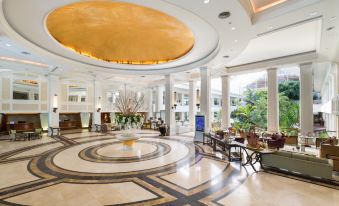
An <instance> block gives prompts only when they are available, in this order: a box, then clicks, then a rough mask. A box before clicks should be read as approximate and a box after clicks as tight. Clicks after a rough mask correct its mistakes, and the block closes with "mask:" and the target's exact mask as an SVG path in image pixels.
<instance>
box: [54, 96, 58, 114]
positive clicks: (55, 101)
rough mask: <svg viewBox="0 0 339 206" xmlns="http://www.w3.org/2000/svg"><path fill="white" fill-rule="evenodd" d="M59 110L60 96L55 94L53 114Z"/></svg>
mask: <svg viewBox="0 0 339 206" xmlns="http://www.w3.org/2000/svg"><path fill="white" fill-rule="evenodd" d="M57 110H58V95H57V94H55V95H54V97H53V112H54V113H56V111H57Z"/></svg>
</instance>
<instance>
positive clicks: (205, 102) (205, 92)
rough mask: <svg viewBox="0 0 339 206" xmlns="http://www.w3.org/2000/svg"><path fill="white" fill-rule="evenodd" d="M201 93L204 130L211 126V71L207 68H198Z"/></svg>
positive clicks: (206, 130)
mask: <svg viewBox="0 0 339 206" xmlns="http://www.w3.org/2000/svg"><path fill="white" fill-rule="evenodd" d="M200 78H201V86H200V88H201V95H200V113H201V114H202V115H205V132H208V131H209V130H210V128H211V72H210V70H209V69H208V68H206V67H202V68H200Z"/></svg>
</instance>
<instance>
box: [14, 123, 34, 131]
mask: <svg viewBox="0 0 339 206" xmlns="http://www.w3.org/2000/svg"><path fill="white" fill-rule="evenodd" d="M9 128H10V129H12V130H16V131H17V132H29V131H33V130H34V124H33V123H18V124H10V125H9Z"/></svg>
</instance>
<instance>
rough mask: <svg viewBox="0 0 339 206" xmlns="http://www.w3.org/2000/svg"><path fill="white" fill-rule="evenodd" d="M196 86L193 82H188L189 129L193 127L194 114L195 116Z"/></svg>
mask: <svg viewBox="0 0 339 206" xmlns="http://www.w3.org/2000/svg"><path fill="white" fill-rule="evenodd" d="M196 90H197V86H196V82H195V81H192V80H191V81H189V97H188V98H189V104H188V107H189V113H188V115H189V124H190V127H191V128H194V127H195V114H196V111H197V110H196V104H197V103H196V98H197V93H196Z"/></svg>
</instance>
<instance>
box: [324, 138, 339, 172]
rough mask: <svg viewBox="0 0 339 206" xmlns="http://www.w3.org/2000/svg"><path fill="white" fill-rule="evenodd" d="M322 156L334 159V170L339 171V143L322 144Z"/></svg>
mask: <svg viewBox="0 0 339 206" xmlns="http://www.w3.org/2000/svg"><path fill="white" fill-rule="evenodd" d="M320 157H321V158H327V159H331V160H332V161H333V170H335V171H337V172H339V145H330V144H322V145H321V146H320Z"/></svg>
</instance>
